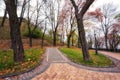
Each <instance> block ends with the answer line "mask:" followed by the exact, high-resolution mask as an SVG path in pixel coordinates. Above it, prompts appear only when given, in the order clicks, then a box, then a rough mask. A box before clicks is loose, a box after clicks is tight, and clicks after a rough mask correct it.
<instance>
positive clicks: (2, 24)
mask: <svg viewBox="0 0 120 80" xmlns="http://www.w3.org/2000/svg"><path fill="white" fill-rule="evenodd" d="M6 16H7V10H6V9H5V12H4V16H3V18H2V22H1V25H0V27H3V26H4V23H5V19H6Z"/></svg>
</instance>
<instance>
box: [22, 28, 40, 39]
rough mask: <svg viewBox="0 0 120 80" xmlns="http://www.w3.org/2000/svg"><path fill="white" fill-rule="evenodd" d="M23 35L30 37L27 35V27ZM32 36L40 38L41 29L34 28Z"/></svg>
mask: <svg viewBox="0 0 120 80" xmlns="http://www.w3.org/2000/svg"><path fill="white" fill-rule="evenodd" d="M23 35H24V36H25V37H30V35H29V31H28V29H27V30H25V32H24V34H23ZM31 36H32V38H41V36H42V31H41V29H38V28H37V29H35V31H34V32H33V33H32V35H31Z"/></svg>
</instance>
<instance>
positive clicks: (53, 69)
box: [32, 48, 120, 80]
mask: <svg viewBox="0 0 120 80" xmlns="http://www.w3.org/2000/svg"><path fill="white" fill-rule="evenodd" d="M114 58H115V57H114ZM118 58H120V57H118ZM47 61H48V63H50V66H49V68H48V69H47V70H46V71H45V72H43V73H42V74H39V75H37V76H35V77H34V78H33V79H32V80H120V73H110V72H109V73H108V72H98V71H91V70H86V69H83V68H80V67H75V66H73V65H71V64H69V63H68V62H69V61H68V60H67V59H66V58H65V57H64V56H63V55H62V54H61V53H60V52H59V51H58V50H57V49H56V48H48V51H47Z"/></svg>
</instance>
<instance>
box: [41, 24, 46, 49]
mask: <svg viewBox="0 0 120 80" xmlns="http://www.w3.org/2000/svg"><path fill="white" fill-rule="evenodd" d="M46 29H47V28H46V22H45V29H44V32H43V35H42V41H41V48H43V46H44V37H45V32H46Z"/></svg>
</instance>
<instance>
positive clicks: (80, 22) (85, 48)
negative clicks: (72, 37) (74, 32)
mask: <svg viewBox="0 0 120 80" xmlns="http://www.w3.org/2000/svg"><path fill="white" fill-rule="evenodd" d="M77 24H78V34H79V38H80V43H81V47H82V52H83V59H84V60H85V61H90V55H89V51H88V46H87V41H86V37H85V30H84V26H83V19H82V17H80V18H79V17H77Z"/></svg>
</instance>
